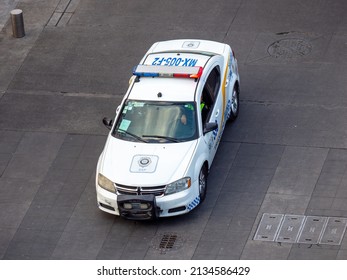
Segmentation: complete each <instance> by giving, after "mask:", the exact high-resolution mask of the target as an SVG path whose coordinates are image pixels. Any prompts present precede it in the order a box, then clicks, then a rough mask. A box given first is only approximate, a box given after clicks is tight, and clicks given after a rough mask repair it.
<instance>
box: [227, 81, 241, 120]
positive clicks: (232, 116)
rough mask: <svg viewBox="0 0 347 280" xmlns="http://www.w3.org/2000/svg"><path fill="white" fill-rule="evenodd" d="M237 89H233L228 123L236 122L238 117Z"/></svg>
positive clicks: (238, 101)
mask: <svg viewBox="0 0 347 280" xmlns="http://www.w3.org/2000/svg"><path fill="white" fill-rule="evenodd" d="M239 95H240V93H239V89H238V88H237V87H234V89H233V93H232V95H231V110H230V116H229V119H228V121H230V122H232V121H234V120H236V118H237V116H238V115H239V107H240V99H239Z"/></svg>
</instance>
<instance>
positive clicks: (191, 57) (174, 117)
mask: <svg viewBox="0 0 347 280" xmlns="http://www.w3.org/2000/svg"><path fill="white" fill-rule="evenodd" d="M239 83H240V79H239V73H238V68H237V60H236V58H235V55H234V52H233V51H232V49H231V48H230V46H229V45H227V44H223V43H218V42H213V41H205V40H172V41H164V42H157V43H155V44H154V45H153V46H152V47H151V48H150V49H149V50H148V52H147V53H146V54H145V56H144V57H143V59H142V60H141V62H140V64H139V65H138V66H136V67H134V69H133V76H132V78H131V79H130V85H129V89H128V91H127V92H126V94H125V97H124V99H123V101H122V104H121V105H120V106H119V107H118V109H117V113H116V117H115V119H114V121H113V120H108V119H106V118H105V119H104V120H103V122H104V124H105V125H106V126H107V127H108V128H109V129H110V134H109V135H108V138H107V141H106V144H105V147H104V149H103V151H102V153H101V155H100V158H99V161H98V164H97V170H96V174H97V175H96V193H97V203H98V207H99V208H100V209H101V210H103V211H105V212H108V213H111V214H115V215H120V216H122V217H125V218H128V219H153V218H156V217H166V216H174V215H180V214H184V213H187V212H189V211H191V210H192V209H194V208H195V207H196V206H197V205H198V204H199V203H201V202H202V201H203V200H204V199H205V196H206V188H207V175H208V172H209V169H210V167H211V164H212V161H213V158H214V156H215V154H216V151H217V147H218V145H219V142H220V140H221V137H222V133H223V130H224V127H225V124H226V121H227V120H234V119H235V118H236V117H237V115H238V111H239V92H240V84H239Z"/></svg>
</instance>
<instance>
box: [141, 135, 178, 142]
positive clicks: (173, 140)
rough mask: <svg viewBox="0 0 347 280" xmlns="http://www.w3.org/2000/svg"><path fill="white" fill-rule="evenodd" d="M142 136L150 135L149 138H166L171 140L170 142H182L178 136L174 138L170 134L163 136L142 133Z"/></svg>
mask: <svg viewBox="0 0 347 280" xmlns="http://www.w3.org/2000/svg"><path fill="white" fill-rule="evenodd" d="M142 137H146V138H147V137H148V138H160V139H165V140H169V141H170V142H175V143H177V142H181V141H180V140H179V139H177V138H173V137H170V136H163V135H142Z"/></svg>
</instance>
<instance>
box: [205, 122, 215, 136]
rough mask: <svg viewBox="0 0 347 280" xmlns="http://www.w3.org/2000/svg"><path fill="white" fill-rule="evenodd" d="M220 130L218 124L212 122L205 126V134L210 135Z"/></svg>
mask: <svg viewBox="0 0 347 280" xmlns="http://www.w3.org/2000/svg"><path fill="white" fill-rule="evenodd" d="M217 128H218V123H215V122H210V123H207V124H205V126H204V134H206V133H209V132H211V131H213V130H216V129H217Z"/></svg>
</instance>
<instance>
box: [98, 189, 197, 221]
mask: <svg viewBox="0 0 347 280" xmlns="http://www.w3.org/2000/svg"><path fill="white" fill-rule="evenodd" d="M96 193H97V202H98V207H99V208H100V209H101V210H102V211H105V212H108V213H110V214H113V215H118V216H121V217H124V218H127V219H136V220H147V219H155V218H158V217H169V216H177V215H182V214H185V213H188V212H190V211H191V210H192V209H194V208H195V207H196V206H197V205H198V204H199V201H200V200H199V188H198V184H197V182H195V183H193V184H192V186H191V187H190V188H189V189H187V190H184V191H181V192H178V193H174V194H170V195H164V196H157V197H156V196H154V195H117V194H115V193H112V192H109V191H107V190H105V189H103V188H101V187H100V186H98V185H97V186H96Z"/></svg>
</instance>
